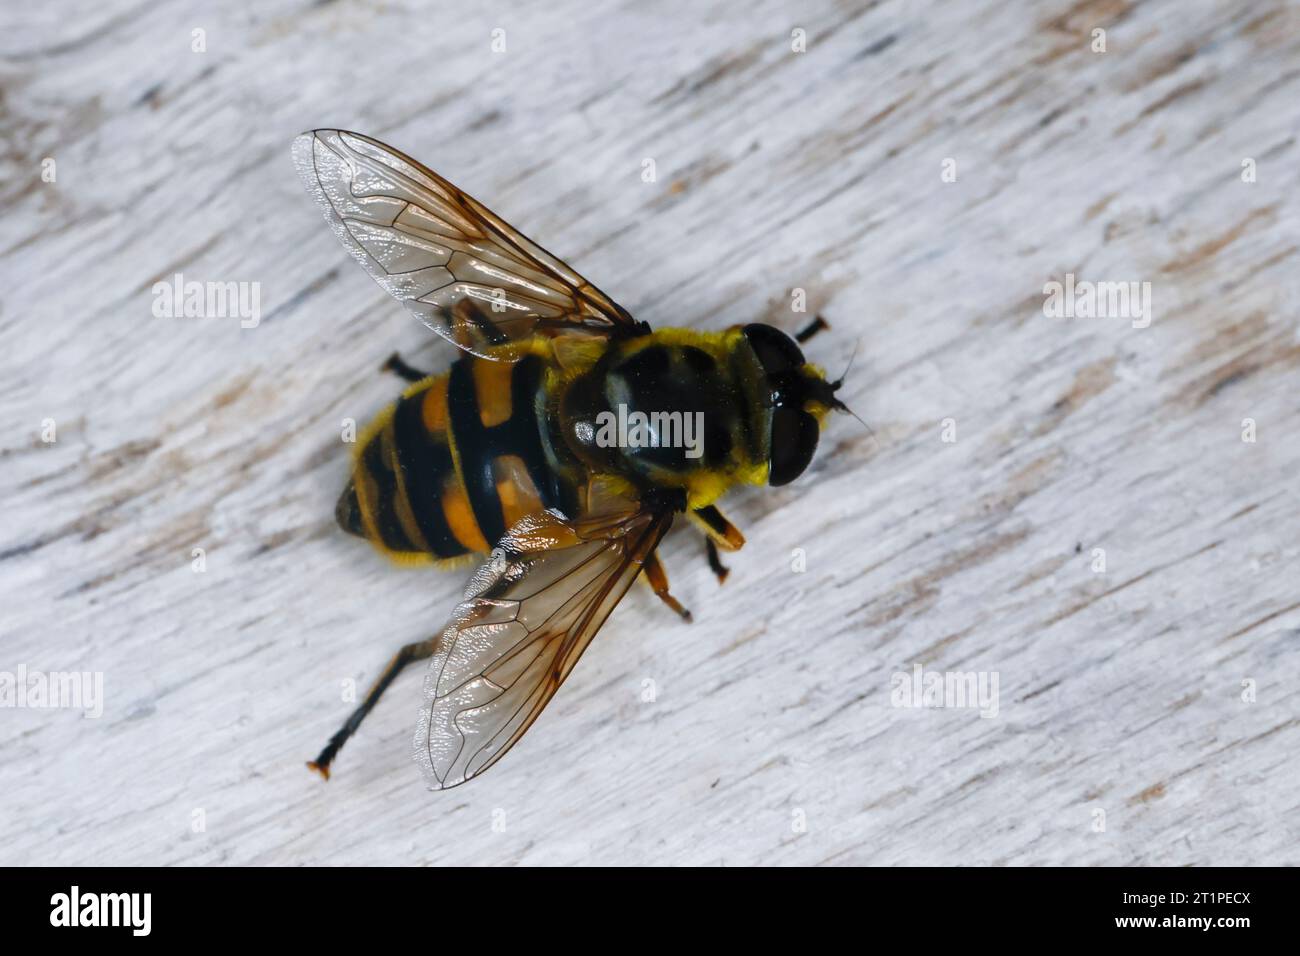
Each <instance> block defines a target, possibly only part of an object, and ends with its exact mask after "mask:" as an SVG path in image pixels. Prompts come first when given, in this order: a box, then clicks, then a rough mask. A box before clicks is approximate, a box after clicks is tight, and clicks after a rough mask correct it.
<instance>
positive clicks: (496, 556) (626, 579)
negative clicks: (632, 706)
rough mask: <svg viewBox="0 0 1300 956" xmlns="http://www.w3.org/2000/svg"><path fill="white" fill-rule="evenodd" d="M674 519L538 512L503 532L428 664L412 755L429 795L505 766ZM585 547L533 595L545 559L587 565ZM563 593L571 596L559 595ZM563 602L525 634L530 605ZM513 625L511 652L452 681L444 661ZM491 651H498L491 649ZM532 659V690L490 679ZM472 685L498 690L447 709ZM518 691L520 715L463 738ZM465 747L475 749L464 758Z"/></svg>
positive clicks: (663, 514) (659, 514)
mask: <svg viewBox="0 0 1300 956" xmlns="http://www.w3.org/2000/svg"><path fill="white" fill-rule="evenodd" d="M672 520H673V512H672V511H671V510H666V511H650V510H638V511H634V512H628V513H624V514H621V515H614V516H604V517H594V518H585V519H580V520H578V521H575V522H570V521H568V520H567V519H565V518H564V517H563V515H561V514H559V513H558V512H541V513H539V514H537V515H532V516H529V517H526V518H524V519H522V520H521V521H519V522H518V523H517V524H516V525H515V526H514V527H512V528H511V529H510V531H509V532H507V534H506V536H505V537H504V538H503V539H502V541H501V544H500V545H498V547H497V548H496V549H494V551H493V553H492V556H491V558H489V560H488V561H487V563H485V564H484V565H483V566H482V567H481V568H479V570H478V571H477V572H476V573H475V574H474V576H473V577H472V578H471V580H470V582H469V584H468V586H467V587H466V591H465V599H464V601H462V602H461V604H459V605H458V606H457V608H456V610H455V611H454V612H453V614H452V617H451V621H450V623H449V624H448V625H447V627H446V629H445V630H444V631H443V634H442V638H441V640H440V641H439V644H438V650H436V651H435V652H434V654H433V656H432V658H431V660H430V662H429V669H428V672H427V675H426V678H425V684H424V699H425V704H424V706H423V707H422V708H421V710H420V718H419V721H418V722H417V725H416V731H415V739H414V757H415V760H416V762H417V763H418V764H419V765H420V767H421V770H422V771H423V773H424V776H425V780H426V783H427V785H428V787H429V789H431V790H446V789H450V788H451V787H455V786H459V785H460V784H462V783H464V782H466V781H467V780H470V779H472V778H473V777H475V776H477V775H478V774H480V773H482V772H483V771H484V770H487V769H488V768H489V767H491V766H492V765H493V764H495V763H496V762H497V761H498V760H500V759H501V757H502V756H504V755H505V753H506V752H507V751H508V750H509V749H510V748H511V747H512V746H514V744H515V743H516V742H517V741H518V740H519V738H520V737H522V736H523V735H524V733H525V732H526V731H527V730H528V728H529V727H531V726H532V724H533V722H534V721H536V719H537V717H538V716H539V715H540V714H541V712H542V710H543V709H544V708H545V707H546V704H547V703H549V702H550V700H551V698H552V697H553V696H554V695H555V692H556V690H557V689H558V688H559V686H560V684H561V683H563V681H564V679H565V678H566V677H567V676H568V675H569V673H570V672H571V671H572V670H573V667H574V665H575V664H576V663H577V661H578V659H579V658H580V657H581V656H582V653H583V652H584V651H585V650H586V648H587V646H588V645H589V644H590V643H591V640H592V638H593V637H594V636H595V634H596V632H597V631H598V630H599V629H600V627H601V625H602V624H603V623H604V622H605V620H606V619H607V618H608V617H609V615H610V613H611V612H612V611H613V609H614V607H615V606H617V604H618V602H619V601H620V600H621V599H622V598H623V595H624V594H626V593H627V591H628V589H629V588H630V587H631V585H632V582H633V581H635V580H636V576H637V574H639V573H640V570H641V566H642V563H643V562H644V561H645V559H646V557H647V556H648V555H649V554H650V553H651V552H652V551H653V550H654V549H655V547H656V546H657V545H658V543H659V541H660V539H661V538H662V537H663V535H664V533H665V532H667V530H668V528H669V527H670V526H671V524H672ZM582 548H588V549H592V552H593V553H592V554H591V556H590V557H587V558H583V559H581V560H580V562H579V563H578V565H577V566H575V567H574V568H570V569H569V572H568V573H566V574H564V575H561V576H560V577H557V578H556V579H555V580H553V581H549V582H547V581H542V582H541V584H540V586H538V587H537V589H536V590H529V589H530V587H532V586H534V584H535V583H536V578H537V577H538V576H539V575H541V574H544V573H545V569H546V565H547V563H548V559H554V560H559V559H560V557H561V556H565V557H567V559H568V560H573V559H574V558H575V557H577V558H581V552H574V549H582ZM593 560H599V561H601V562H603V567H602V568H600V569H599V573H598V574H596V575H595V576H592V577H591V578H589V579H583V578H582V577H581V576H580V575H579V574H578V573H577V572H578V570H579V569H582V568H586V566H587V564H588V563H589V562H590V561H593ZM587 570H588V571H590V569H589V568H588V569H587ZM566 587H567V588H570V591H568V592H566V591H565V590H563V589H564V588H566ZM556 589H560V590H559V591H558V592H557V590H556ZM584 592H586V593H584ZM557 595H558V599H559V603H558V605H557V607H556V609H555V611H554V612H552V613H551V614H549V615H547V616H546V617H545V618H544V619H543V620H542V621H541V622H540V623H539V624H537V626H536V627H533V628H528V627H527V625H526V624H525V623H524V622H523V621H522V620H521V618H525V617H527V615H528V611H529V603H530V602H533V603H537V602H539V601H540V602H541V603H543V604H545V603H547V602H550V601H555V600H557ZM557 618H559V621H557V620H556V619H557ZM566 622H567V623H566ZM512 625H513V626H515V627H516V631H517V629H518V628H519V627H522V628H524V629H525V631H526V635H525V636H524V637H523V638H521V639H518V640H515V641H506V643H505V649H504V650H501V652H500V653H498V654H496V656H494V657H491V658H490V660H489V662H488V664H486V665H485V666H482V667H480V666H478V665H479V663H481V659H480V661H476V662H475V663H474V666H473V667H470V668H468V669H467V670H465V671H464V672H463V673H462V674H459V675H455V676H454V677H453V682H452V683H450V684H447V683H446V679H447V667H448V663H449V661H450V660H451V659H452V658H453V657H454V656H455V655H457V652H458V646H459V645H460V644H461V642H462V641H467V642H468V644H469V645H470V646H471V647H475V648H477V649H478V651H479V652H480V653H481V654H482V653H483V651H484V649H485V648H486V647H488V646H490V645H491V638H492V637H498V638H502V637H506V636H508V635H509V633H510V631H511V627H512ZM555 628H562V630H556V629H555ZM539 642H540V648H539ZM551 645H554V647H553V649H552V647H551ZM491 649H492V650H494V651H495V650H500V648H497V647H495V646H492V648H491ZM528 652H535V653H534V656H533V658H532V662H540V663H541V664H543V665H544V667H543V668H537V670H539V673H538V674H537V675H535V677H534V678H533V682H532V683H531V684H525V685H522V686H520V687H519V688H516V686H515V684H511V685H510V686H508V687H503V688H502V687H497V685H495V684H493V683H492V682H491V680H490V678H488V677H486V676H485V675H486V674H487V673H488V672H490V671H493V670H494V668H497V667H498V666H499V665H503V666H504V669H507V670H508V669H509V668H510V667H513V666H516V665H515V664H514V663H513V661H514V660H515V659H516V658H517V657H522V655H524V654H526V653H528ZM470 653H473V651H471V652H470ZM484 656H488V655H484ZM529 666H530V665H529ZM527 669H528V668H527V666H526V667H525V671H526V670H527ZM493 676H495V674H494V675H493ZM521 679H523V678H522V676H517V677H516V683H517V682H518V681H519V680H521ZM479 682H483V683H482V684H479ZM444 685H445V686H444ZM473 685H478V686H479V687H480V688H481V687H483V686H488V687H495V688H497V690H498V691H499V693H497V694H495V695H494V696H492V697H491V698H490V699H489V700H488V701H486V702H485V703H484V704H483V705H480V706H478V707H467V708H464V709H461V710H450V707H449V706H444V703H445V702H446V701H447V700H448V699H449V698H450V697H452V695H453V694H461V693H469V692H472V690H473ZM520 693H522V694H523V696H522V700H521V702H520V704H519V707H518V709H516V710H515V711H514V712H513V713H511V714H510V717H509V718H508V719H507V720H506V721H505V722H504V724H503V725H502V726H501V727H500V728H499V729H498V730H496V731H495V732H493V733H492V734H491V736H489V737H488V738H487V739H486V740H483V741H480V740H478V739H477V738H476V737H475V736H474V729H473V727H472V726H470V727H469V728H468V731H467V729H466V728H465V727H464V726H463V725H462V723H461V719H462V718H463V717H465V716H466V715H467V714H468V715H471V719H472V717H473V716H474V715H475V714H476V713H477V712H483V711H487V710H489V708H490V707H491V705H493V704H495V703H497V702H499V701H501V700H502V699H503V698H505V697H506V695H507V694H514V695H515V696H516V697H517V696H519V694H520ZM449 711H450V720H449V721H448V720H447V718H448V716H449ZM448 724H449V725H450V727H448V726H447V725H448ZM451 734H455V735H459V736H460V738H461V740H460V743H459V744H455V742H454V737H453V736H451ZM502 734H504V736H502ZM498 737H501V739H500V740H498V739H497V738H498ZM448 746H455V748H456V749H455V751H454V754H453V755H452V756H451V758H450V759H449V760H448V759H447V757H446V753H442V754H439V755H435V752H434V751H435V749H439V750H443V749H445V748H447V747H448ZM467 747H468V748H473V749H472V750H471V751H470V752H469V753H466V748H467ZM485 754H486V755H485Z"/></svg>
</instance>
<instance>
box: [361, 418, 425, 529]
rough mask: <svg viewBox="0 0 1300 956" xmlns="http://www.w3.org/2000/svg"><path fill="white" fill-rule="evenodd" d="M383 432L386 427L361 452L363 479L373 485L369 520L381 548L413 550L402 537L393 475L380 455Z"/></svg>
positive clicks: (382, 448) (382, 453)
mask: <svg viewBox="0 0 1300 956" xmlns="http://www.w3.org/2000/svg"><path fill="white" fill-rule="evenodd" d="M384 431H386V429H383V430H381V431H380V432H379V433H378V434H376V435H375V437H374V438H372V439H371V440H370V442H369V444H367V445H366V447H365V450H364V451H363V452H362V453H361V467H362V468H363V469H364V470H365V473H366V477H367V479H368V480H369V481H371V482H372V483H373V484H374V499H373V503H372V508H373V513H372V514H371V519H372V520H373V521H374V523H375V531H376V532H377V533H378V535H379V540H380V541H381V542H383V545H384V547H385V548H388V549H389V550H390V551H416V550H418V549H417V548H416V546H415V543H414V542H413V541H411V539H410V538H408V537H407V536H406V532H405V531H403V530H402V522H401V519H399V518H398V517H397V510H396V508H395V505H396V502H397V494H398V490H397V475H395V474H394V473H393V469H392V468H391V467H389V464H388V459H387V458H385V457H384Z"/></svg>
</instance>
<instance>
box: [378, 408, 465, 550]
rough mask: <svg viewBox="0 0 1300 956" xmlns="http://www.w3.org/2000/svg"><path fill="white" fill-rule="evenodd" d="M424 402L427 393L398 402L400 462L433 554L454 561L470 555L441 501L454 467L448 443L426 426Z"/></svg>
mask: <svg viewBox="0 0 1300 956" xmlns="http://www.w3.org/2000/svg"><path fill="white" fill-rule="evenodd" d="M424 399H425V393H424V391H419V392H416V393H415V394H414V395H408V396H406V397H405V398H403V399H401V401H399V402H398V403H397V408H396V410H395V411H394V412H393V438H394V441H396V443H397V460H398V463H399V464H400V466H401V469H402V478H403V479H404V484H405V486H406V499H407V502H408V504H409V505H410V507H411V514H412V515H414V516H415V522H416V524H417V525H419V527H420V534H421V535H423V536H424V540H425V541H426V542H428V545H429V549H430V551H431V552H432V553H433V554H434V555H435V556H437V557H439V558H455V557H459V556H460V555H462V554H467V553H468V552H467V551H466V550H465V546H464V545H462V544H461V543H460V542H459V541H457V540H456V536H455V535H453V534H452V533H451V528H450V527H448V526H447V518H446V515H445V514H444V513H443V510H442V498H441V493H442V488H443V485H444V484H445V482H446V480H447V478H448V476H450V475H454V474H455V465H454V464H453V462H452V459H451V449H450V448H448V447H447V443H446V442H445V441H439V440H438V438H437V436H434V435H431V434H430V433H429V429H428V428H426V427H425V424H424V417H423V408H424Z"/></svg>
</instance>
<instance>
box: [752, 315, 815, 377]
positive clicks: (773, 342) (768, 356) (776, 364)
mask: <svg viewBox="0 0 1300 956" xmlns="http://www.w3.org/2000/svg"><path fill="white" fill-rule="evenodd" d="M741 331H742V332H743V333H744V335H745V338H746V339H748V340H749V345H750V348H752V349H753V350H754V354H755V355H757V356H758V361H759V362H760V363H761V364H762V366H763V371H765V372H767V374H768V375H769V376H771V375H780V374H781V373H783V372H790V371H793V370H794V369H797V368H801V367H802V366H803V364H804V357H803V350H802V349H800V348H799V346H798V345H797V344H796V343H795V340H794V339H792V338H790V336H788V335H786V334H785V333H784V332H782V331H781V330H780V329H778V328H776V327H774V326H771V325H762V324H760V323H757V322H755V323H753V324H750V325H747V326H745V327H744V329H742V330H741Z"/></svg>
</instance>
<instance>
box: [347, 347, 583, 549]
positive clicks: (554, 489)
mask: <svg viewBox="0 0 1300 956" xmlns="http://www.w3.org/2000/svg"><path fill="white" fill-rule="evenodd" d="M545 376H546V365H545V362H544V360H543V359H542V358H541V357H540V356H539V355H537V354H530V355H527V356H525V357H524V358H523V359H521V360H520V361H518V362H497V361H490V360H486V359H481V358H478V357H476V356H473V355H465V356H463V357H462V358H460V359H459V360H457V361H456V362H455V363H454V364H453V365H452V367H451V370H450V371H449V372H448V373H446V374H444V375H439V376H435V377H432V378H426V379H422V380H421V381H419V382H416V383H415V384H414V385H412V386H411V387H410V388H408V389H407V390H406V392H404V393H403V395H402V397H401V398H400V399H399V400H398V401H397V402H396V403H395V404H393V405H392V406H390V407H389V408H387V409H386V410H385V411H384V412H382V413H381V414H380V415H379V417H378V418H376V419H375V421H374V422H372V423H371V425H370V426H369V427H368V428H367V429H366V430H365V431H364V432H363V434H362V436H361V438H360V440H359V441H358V447H357V454H356V460H355V463H354V465H353V472H352V481H351V482H350V483H349V484H348V487H347V488H346V489H345V490H344V492H343V495H342V497H340V499H339V503H338V508H337V509H336V511H335V514H336V517H337V518H338V522H339V524H340V525H341V526H342V527H343V528H344V530H346V531H349V532H351V533H353V534H356V535H359V536H361V537H364V538H366V539H368V540H369V541H370V542H371V543H372V544H374V545H375V547H377V548H379V549H380V550H381V551H383V552H385V553H386V554H388V555H389V556H390V557H393V558H395V559H397V560H399V561H429V560H433V561H440V560H455V559H457V558H461V557H464V556H466V555H469V554H472V553H485V552H487V551H490V550H491V548H492V547H493V545H495V544H496V543H497V541H498V540H499V539H500V537H501V536H502V534H504V533H505V530H506V529H507V528H508V527H509V526H510V525H511V524H513V523H514V522H515V521H517V520H518V519H519V518H522V517H523V516H525V515H527V514H530V513H532V512H534V511H537V510H539V509H542V508H561V509H562V510H563V509H565V508H566V507H571V506H572V494H573V493H572V490H571V489H570V488H569V487H568V486H567V484H566V482H564V481H563V480H562V479H561V477H560V467H559V466H558V464H557V462H556V461H555V459H554V452H553V451H552V450H551V447H550V443H549V442H545V441H544V440H543V430H544V429H545V428H546V427H547V426H546V422H545V414H546V412H545V409H546V402H547V396H546V394H545V391H544V388H543V385H544V380H545Z"/></svg>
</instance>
